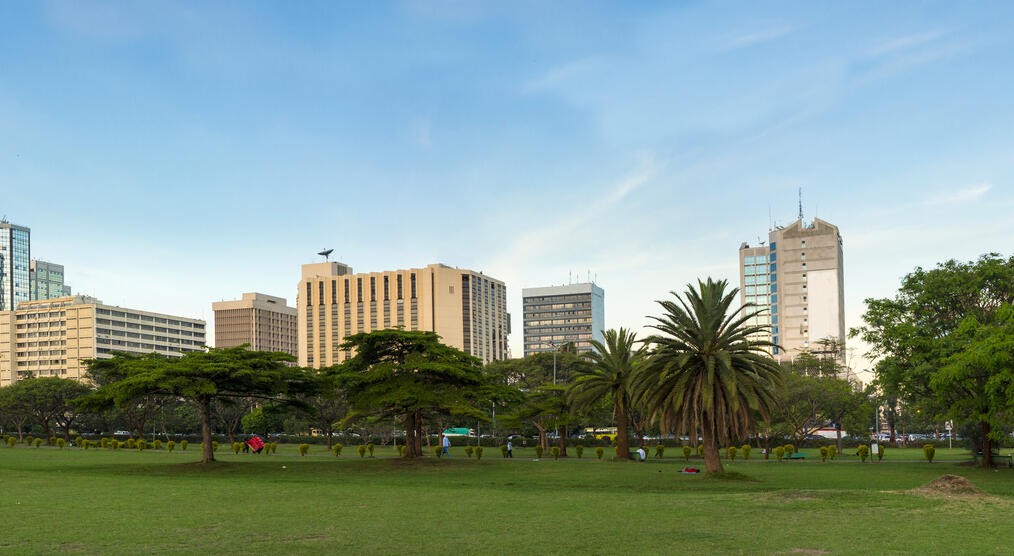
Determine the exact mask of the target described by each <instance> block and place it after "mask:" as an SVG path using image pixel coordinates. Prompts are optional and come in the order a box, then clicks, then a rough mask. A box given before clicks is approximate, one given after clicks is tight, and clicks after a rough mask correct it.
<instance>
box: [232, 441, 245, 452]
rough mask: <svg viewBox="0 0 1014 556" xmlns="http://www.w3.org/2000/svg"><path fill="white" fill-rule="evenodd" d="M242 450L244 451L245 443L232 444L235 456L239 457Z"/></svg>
mask: <svg viewBox="0 0 1014 556" xmlns="http://www.w3.org/2000/svg"><path fill="white" fill-rule="evenodd" d="M242 450H243V443H242V442H233V443H232V453H233V454H236V455H239V453H240V451H242Z"/></svg>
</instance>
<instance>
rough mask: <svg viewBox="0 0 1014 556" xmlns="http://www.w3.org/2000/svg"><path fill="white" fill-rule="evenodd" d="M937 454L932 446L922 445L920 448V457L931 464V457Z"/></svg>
mask: <svg viewBox="0 0 1014 556" xmlns="http://www.w3.org/2000/svg"><path fill="white" fill-rule="evenodd" d="M936 454H937V449H936V448H934V447H933V445H932V444H924V445H923V447H922V456H923V457H924V458H926V461H927V462H929V463H933V456H935V455H936Z"/></svg>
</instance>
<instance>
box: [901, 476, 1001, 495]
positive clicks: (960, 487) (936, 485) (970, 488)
mask: <svg viewBox="0 0 1014 556" xmlns="http://www.w3.org/2000/svg"><path fill="white" fill-rule="evenodd" d="M914 492H915V493H916V494H922V495H929V496H983V495H984V493H983V492H982V491H981V490H979V488H978V487H976V486H975V485H973V484H972V483H971V481H969V480H968V479H966V478H964V477H962V476H960V475H943V476H942V477H940V478H939V479H934V480H932V481H930V482H929V483H928V484H926V485H925V486H922V487H919V488H917V489H915V490H914Z"/></svg>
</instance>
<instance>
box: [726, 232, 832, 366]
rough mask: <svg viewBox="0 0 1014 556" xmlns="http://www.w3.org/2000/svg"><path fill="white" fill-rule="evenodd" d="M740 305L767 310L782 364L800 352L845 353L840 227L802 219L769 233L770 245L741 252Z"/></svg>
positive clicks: (763, 321) (762, 319)
mask: <svg viewBox="0 0 1014 556" xmlns="http://www.w3.org/2000/svg"><path fill="white" fill-rule="evenodd" d="M739 268H740V272H739V275H740V284H741V285H742V288H741V290H740V301H741V302H742V303H744V304H745V303H753V304H756V305H758V308H760V309H762V310H763V311H764V314H763V315H761V316H757V317H754V318H753V319H752V322H756V323H759V324H770V325H771V332H770V335H764V337H765V338H768V339H770V340H771V341H772V342H774V343H775V344H778V345H779V346H781V348H780V349H775V350H774V353H773V355H774V356H775V357H776V358H777V359H779V360H786V359H793V358H795V357H796V356H797V355H798V354H799V353H800V352H801V351H809V352H814V353H827V354H829V355H833V356H835V357H838V358H839V359H842V358H844V355H845V274H844V267H843V259H842V239H841V235H840V234H839V233H838V227H837V226H834V225H833V224H830V223H828V222H825V221H823V220H821V219H819V218H814V219H813V222H810V223H806V222H804V221H803V219H802V218H800V219H799V220H797V221H796V222H793V223H792V224H790V225H788V226H784V227H783V226H777V227H775V229H773V230H771V231H770V232H769V233H768V241H767V245H764V244H763V243H761V244H760V245H753V246H751V245H749V244H747V243H743V244H742V245H741V246H740V248H739Z"/></svg>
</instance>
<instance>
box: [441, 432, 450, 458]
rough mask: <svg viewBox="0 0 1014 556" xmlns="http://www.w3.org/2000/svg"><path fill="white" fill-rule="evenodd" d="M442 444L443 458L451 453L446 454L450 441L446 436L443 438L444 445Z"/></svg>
mask: <svg viewBox="0 0 1014 556" xmlns="http://www.w3.org/2000/svg"><path fill="white" fill-rule="evenodd" d="M443 444H444V455H445V456H450V455H451V453H450V452H448V451H447V449H448V448H450V447H451V439H450V438H447V437H446V436H444V443H443Z"/></svg>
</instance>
